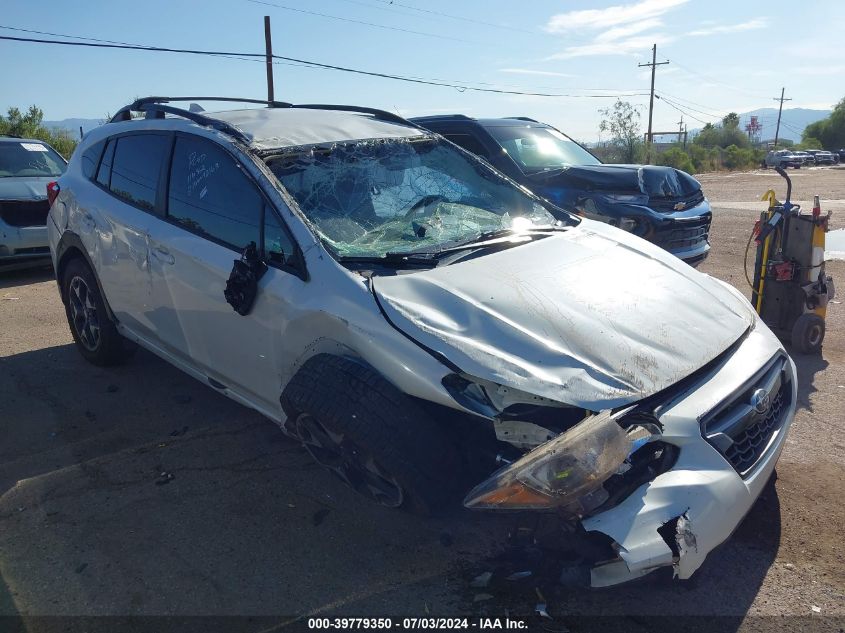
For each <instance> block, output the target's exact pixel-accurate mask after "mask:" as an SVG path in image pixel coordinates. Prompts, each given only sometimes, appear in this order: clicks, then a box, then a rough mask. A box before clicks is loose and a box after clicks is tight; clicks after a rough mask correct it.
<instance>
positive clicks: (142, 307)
mask: <svg viewBox="0 0 845 633" xmlns="http://www.w3.org/2000/svg"><path fill="white" fill-rule="evenodd" d="M174 101H179V100H178V99H174V100H167V99H164V98H160V97H150V98H147V99H140V100H138V101H136V102H134V103H133V104H130V105H129V106H127V107H125V108H122V109H121V110H120V111H118V113H117V114H116V115H115V117H114V118H113V119H112V122H110V123H108V124H106V125H103V126H101V127H99V128H97V129H96V130H93V131H91V132H89V133H88V134H87V135H86V137H85V139H83V140H82V142H81V143H80V145H79V147H78V148H77V149H76V151H75V152H74V154H73V157H72V158H71V161H70V165H69V167H68V170H67V172H66V173H65V174H64V175H63V176H61V177H60V178H59V179H58V182H57V184H55V185H53V190H54V191H56V197H55V199H54V201H53V204H52V207H51V210H50V216H49V221H48V233H49V240H50V251H51V254H52V260H53V264H54V266H55V271H56V278H57V280H58V285H59V292H60V296H61V299H62V302H63V303H64V305H65V310H66V314H67V319H68V323H69V327H70V331H71V333H72V335H73V338H74V341H75V343H76V346H77V349H78V350H79V352H80V353H81V354H82V356H83V357H85V358H86V359H87V360H88V361H90V362H91V363H93V364H96V365H110V364H114V363H118V362H121V361H123V360H125V359H126V358H127V356H128V355H129V354H130V353H131V351H132V347H133V346H134V345H141V346H143V347H144V348H146V349H148V350H149V351H151V352H152V353H154V354H157V355H158V356H160V357H161V358H163V359H165V360H166V361H168V362H170V363H172V364H173V365H175V366H176V367H178V368H180V369H182V370H183V371H185V372H187V373H188V374H190V375H191V376H193V377H195V378H197V379H198V380H200V381H202V382H203V383H204V384H206V385H208V386H209V387H211V388H213V389H214V390H216V391H217V392H219V393H221V394H223V395H226V396H228V397H230V398H232V399H234V400H236V401H237V402H240V403H242V404H244V405H246V406H249V407H252V408H254V409H256V410H257V411H259V412H261V413H262V414H264V415H265V416H266V417H268V418H270V419H271V420H272V421H274V422H275V423H276V424H277V425H279V427H280V428H281V429H282V430H283V431H284V432H285V433H286V434H288V435H290V436H291V437H292V438H295V439H296V440H298V441H300V442H301V443H302V444H303V446H304V447H305V449H306V450H307V451H308V452H309V453H310V454H311V456H312V457H313V458H314V459H315V460H316V461H317V462H318V463H320V464H322V465H323V466H325V467H326V468H328V469H330V470H331V471H332V472H334V473H335V474H336V475H338V476H339V477H340V479H342V480H343V481H344V482H346V483H347V484H348V485H349V486H351V487H352V488H353V489H354V490H356V491H357V492H359V493H360V494H362V495H364V496H365V497H367V498H368V499H370V500H372V501H374V502H376V503H379V504H382V505H384V506H387V507H392V508H407V509H409V510H412V511H417V512H420V513H426V512H435V511H437V510H440V509H443V508H444V507H446V506H448V505H449V503H450V502H451V501H452V500H453V498H460V497H459V496H463V495H464V494H466V496H465V498H464V505H465V506H467V507H469V508H474V509H488V510H498V511H507V510H520V511H523V512H529V513H530V512H551V513H552V516H557V517H559V518H560V520H561V521H562V522H563V523H564V524H566V525H569V526H577V525H578V524H579V523H580V524H581V526H582V527H583V528H584V530H586V531H588V532H592V533H593V534H592V535H591V536H592V537H594V538H593V539H591V541H590V542H591V543H592V544H593V545H592V548H594V547H596V546H598V547H599V548H600V550H601V551H600V552H599V551H596V556H597V561H598V562H596V566H595V567H594V568H593V571H592V582H593V584H594V585H600V586H606V585H612V584H616V583H620V582H625V581H628V580H631V579H635V578H639V577H641V576H643V575H644V574H646V573H648V572H650V571H652V570H654V569H657V568H659V567H670V568H673V569H674V571H675V574H676V575H677V576H678V577H680V578H688V577H689V576H690V575H691V574H692V573H693V572H695V570H696V569H698V567H699V566H700V565H701V564H702V563H703V561H704V559H705V557H706V556H707V554H708V553H709V552H710V551H712V550H713V549H714V548H715V547H717V546H718V545H719V544H720V543H722V542H723V541H725V540H726V539H727V538H728V537H729V536H730V535H731V533H732V532H733V530H734V529H735V528H736V527H737V525H738V524H739V523H740V521H742V519H743V517H744V516H745V514H746V513H747V512H748V511H749V509H750V508H751V506H752V505H753V504H754V502H755V500H756V499H757V497H758V496H759V495H760V493H761V491H762V490H763V488H764V486H765V485H766V482H767V481H768V480H769V478H770V477H771V475H772V473H773V471H774V467H775V463H776V462H777V459H778V457H779V455H780V453H781V450H782V448H783V446H784V443H785V440H786V436H787V433H788V430H789V427H790V424H791V422H792V419H793V416H794V412H795V406H796V402H797V391H796V388H797V387H796V385H797V381H796V377H795V366H794V364H793V362H792V360H791V359H790V358H789V356H788V355H787V354H786V352H785V351H784V349H783V347H782V345H781V343H780V342H779V341H778V339H777V338H776V337H775V336H774V335H773V334H772V332H771V331H770V330H769V328H768V327H766V325H765V324H764V323H763V322H762V321H760V320H759V318H758V317H757V314H756V312H755V311H754V310H753V308H752V307H751V305H750V304H749V302H748V300H747V299H746V298H745V297H744V296H743V295H742V293H740V292H739V291H738V290H736V289H734V288H733V287H732V286H730V285H729V284H727V283H725V282H722V281H719V280H717V279H715V278H713V277H710V276H709V275H705V274H702V273H700V272H698V271H697V270H695V269H694V268H692V267H690V266H687V265H686V264H684V263H683V262H682V261H680V260H679V259H677V258H676V257H674V256H672V255H671V254H669V253H667V252H666V251H665V250H663V249H661V248H659V247H657V246H655V245H654V244H650V243H649V242H647V241H645V240H642V239H640V238H638V237H636V236H635V235H632V234H630V233H627V232H625V231H621V230H619V229H617V228H615V227H612V226H610V225H609V224H608V223H605V222H597V221H593V220H590V219H589V218H585V217H578V216H576V215H573V214H570V213H568V212H565V211H563V210H561V209H560V208H558V207H556V206H555V205H553V204H551V203H550V202H548V201H547V200H544V199H543V198H540V197H537V196H536V195H534V194H533V193H531V192H530V191H529V190H527V189H525V188H523V187H520V186H518V185H517V184H515V183H514V182H513V181H512V180H510V179H509V178H507V177H506V176H504V175H503V174H501V173H500V172H498V171H496V170H495V169H494V168H493V167H491V166H490V165H489V164H488V163H487V162H485V161H483V160H481V159H479V158H478V157H476V156H474V155H473V154H471V153H469V152H467V151H465V150H463V149H460V148H458V147H456V146H455V145H453V144H452V143H449V142H447V141H446V140H445V139H443V138H442V137H441V136H438V135H436V134H432V133H431V132H429V131H427V130H425V129H423V128H421V127H419V126H417V125H415V124H413V123H411V122H409V121H406V120H405V119H402V118H400V117H398V116H396V115H395V114H391V113H389V112H383V111H380V110H373V109H370V108H360V107H355V106H330V105H305V106H293V105H290V104H283V103H278V102H272V103H271V105H272V106H273V107H268V108H262V109H247V110H231V111H227V112H215V113H209V112H202V113H198V112H191V111H188V110H183V109H181V108H178V107H176V106H175V105H174V103H173V102H174ZM235 101H237V100H235ZM250 102H252V101H250ZM253 103H254V102H253ZM165 110H166V113H167V115H168V116H167V117H164V116H157V115H164V114H165ZM138 111H140V112H146V113H147V114H148V115H149V116H148V118H141V119H132V118H131V114H132V113H133V112H138ZM83 395H84V394H83ZM280 459H281V457H280ZM502 464H506V466H505V467H502V466H501V465H502ZM473 484H476V485H475V487H474V488H472V489H471V490H469V492H468V493H467V490H468V489H470V488H471V486H472V485H473ZM456 495H459V496H458V497H456ZM579 533H580V532H579V531H577V530H572V531H571V532H567V534H568V536H566V538H567V539H570V538H578V534H579ZM592 551H595V550H594V549H592Z"/></svg>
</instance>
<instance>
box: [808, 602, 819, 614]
mask: <svg viewBox="0 0 845 633" xmlns="http://www.w3.org/2000/svg"><path fill="white" fill-rule="evenodd" d="M810 611H812V612H813V613H821V612H822V608H821V607H817V606H816V605H814V604H813V605H810Z"/></svg>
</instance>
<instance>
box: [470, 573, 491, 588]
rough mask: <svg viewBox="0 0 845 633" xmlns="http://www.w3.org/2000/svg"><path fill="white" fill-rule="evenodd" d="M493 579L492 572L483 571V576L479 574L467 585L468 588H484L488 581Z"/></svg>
mask: <svg viewBox="0 0 845 633" xmlns="http://www.w3.org/2000/svg"><path fill="white" fill-rule="evenodd" d="M492 577H493V572H490V571H485V572H484V573H483V574H479V575H478V576H476V577H475V578H473V579H472V582H470V583H469V586H470V587H476V588H477V587H486V586H487V585H489V584H490V579H491V578H492Z"/></svg>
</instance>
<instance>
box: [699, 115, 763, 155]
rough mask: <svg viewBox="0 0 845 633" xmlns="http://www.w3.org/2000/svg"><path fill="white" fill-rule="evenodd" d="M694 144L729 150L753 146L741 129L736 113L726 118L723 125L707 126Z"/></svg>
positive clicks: (700, 132)
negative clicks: (734, 147)
mask: <svg viewBox="0 0 845 633" xmlns="http://www.w3.org/2000/svg"><path fill="white" fill-rule="evenodd" d="M692 142H693V143H695V144H696V145H701V146H702V147H707V148H713V147H722V148H727V147H730V146H731V145H736V146H737V147H743V148H746V147H750V146H751V141H749V140H748V136H747V135H746V134H745V132H743V131H742V130H740V129H739V115H738V114H737V113H736V112H731V113H730V114H728V115H727V116H725V117H724V118H723V119H722V123H721V125H713V124H712V123H707V124H705V125H704V127H703V128H702V129H701V131H699V133H698V134H697V135H696V137H695V138H694V139H693V141H692Z"/></svg>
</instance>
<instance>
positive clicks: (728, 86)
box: [671, 58, 767, 99]
mask: <svg viewBox="0 0 845 633" xmlns="http://www.w3.org/2000/svg"><path fill="white" fill-rule="evenodd" d="M671 61H672V63H674V64H675V65H676V66H678V68H681V69H682V70H684V71H686V72H687V73H689V74H691V75H695V76H698V77H701V78H702V79H706V80H708V81H710V82H712V83H715V84H719V85H722V86H725V87H726V88H730V89H731V90H733V91H735V92H740V93H743V94H747V95H750V96H752V97H757V98H758V99H765V98H767V97H764V96H762V95H761V94H756V93H753V92H749V91H747V90H743V89H742V88H737V87H736V86H733V85H731V84H727V83H725V82H724V81H720V80H718V79H714V78H713V77H711V76H710V75H705V74H704V73H700V72H697V71H695V70H693V69H692V68H689V67H688V66H684V65H683V64H682V63H680V62H679V61H678V60H677V59H674V58H673V59H672V60H671Z"/></svg>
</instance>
